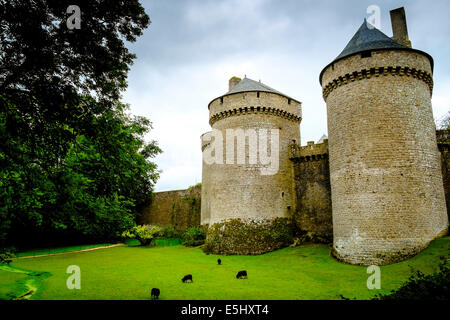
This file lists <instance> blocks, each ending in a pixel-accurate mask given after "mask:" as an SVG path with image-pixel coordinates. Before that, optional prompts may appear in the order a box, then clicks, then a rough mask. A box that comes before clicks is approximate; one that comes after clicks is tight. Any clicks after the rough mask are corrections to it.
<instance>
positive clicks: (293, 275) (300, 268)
mask: <svg viewBox="0 0 450 320" xmlns="http://www.w3.org/2000/svg"><path fill="white" fill-rule="evenodd" d="M449 248H450V237H446V238H442V239H437V240H435V241H433V243H432V244H431V245H430V247H429V248H427V249H426V250H425V251H423V252H422V253H420V254H419V255H418V256H416V257H414V258H412V259H410V260H407V261H404V262H401V263H397V264H393V265H389V266H384V267H381V288H382V289H381V290H368V289H367V287H366V281H367V278H368V276H369V275H368V274H366V267H361V266H351V265H347V264H343V263H340V262H338V261H336V260H335V259H333V258H332V257H330V256H329V248H328V247H326V246H323V245H306V246H301V247H296V248H285V249H282V250H278V251H276V252H272V253H268V254H264V255H260V256H222V257H221V259H222V263H223V265H221V266H218V265H217V263H216V260H217V258H218V256H216V255H205V254H204V253H203V252H202V251H201V250H200V249H199V248H186V247H183V246H170V247H150V248H146V247H138V246H133V247H127V246H122V247H114V248H110V249H99V250H95V251H89V252H81V253H71V254H66V255H58V256H48V257H37V258H33V259H23V260H15V261H14V262H12V263H11V266H12V267H15V268H20V269H26V270H33V271H46V272H50V273H51V274H52V275H51V276H50V277H47V278H43V279H42V280H41V281H39V290H38V291H37V293H36V294H34V295H33V296H32V299H149V296H150V289H151V288H152V287H158V288H160V289H161V296H160V298H161V299H339V295H340V294H342V295H343V296H345V297H350V298H358V299H367V298H370V297H372V296H373V295H374V294H376V293H387V292H389V291H390V290H392V289H394V288H397V287H399V286H400V284H401V283H402V282H404V281H405V280H406V279H407V278H408V276H409V275H410V267H409V266H412V267H414V268H415V269H419V270H421V271H423V272H425V273H430V272H433V271H434V270H436V267H437V265H438V263H439V256H448V254H449ZM72 264H74V265H78V266H79V267H80V268H81V290H68V289H67V288H66V280H67V277H68V276H69V275H68V274H66V269H67V267H68V266H69V265H72ZM244 269H245V270H247V271H248V275H249V277H248V279H247V280H237V279H236V278H235V275H236V273H237V272H238V271H239V270H244ZM188 273H191V274H192V275H193V278H194V282H193V283H192V284H191V283H186V284H183V283H182V282H181V278H182V277H183V276H184V275H185V274H188ZM11 274H12V273H11V272H7V271H3V270H0V284H4V287H5V288H6V286H7V285H8V286H9V288H10V287H11V283H12V282H14V279H13V278H11V279H10V280H11V281H10V282H8V281H6V280H5V278H7V279H9V278H10V277H11ZM8 283H9V284H8ZM19 283H20V281H19ZM3 293H4V294H5V290H3Z"/></svg>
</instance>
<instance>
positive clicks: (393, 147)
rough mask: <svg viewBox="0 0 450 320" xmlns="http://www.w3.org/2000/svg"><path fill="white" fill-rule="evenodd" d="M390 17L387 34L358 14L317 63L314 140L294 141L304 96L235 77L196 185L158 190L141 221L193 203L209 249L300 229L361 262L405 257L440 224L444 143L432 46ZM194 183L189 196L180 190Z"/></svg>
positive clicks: (262, 243) (251, 246)
mask: <svg viewBox="0 0 450 320" xmlns="http://www.w3.org/2000/svg"><path fill="white" fill-rule="evenodd" d="M391 22H392V29H393V37H392V38H390V37H388V36H386V35H385V34H383V33H382V32H381V31H379V30H378V29H376V28H374V27H373V26H372V25H370V24H369V23H367V22H366V21H364V23H363V24H362V25H361V27H360V28H359V29H358V31H357V32H356V34H355V35H354V36H353V38H352V39H351V40H350V42H349V43H348V44H347V46H346V47H345V48H344V50H343V51H342V52H341V53H340V54H339V55H338V56H337V58H336V59H334V60H333V61H331V62H330V63H329V64H328V65H327V66H325V68H324V69H323V70H322V72H321V73H320V76H319V81H320V84H321V86H322V90H323V91H322V92H323V98H324V100H325V102H326V105H327V119H328V139H326V137H323V138H322V139H321V140H320V141H318V143H316V144H315V143H314V142H308V144H307V145H306V146H300V145H299V143H300V128H299V125H300V122H301V121H302V112H301V108H302V105H301V102H299V101H298V100H296V99H294V98H291V97H289V96H286V95H285V94H283V93H280V92H279V91H277V90H275V89H272V88H270V87H269V86H267V85H265V84H263V83H261V82H257V81H254V80H251V79H249V78H247V77H244V78H243V79H240V78H237V77H233V78H231V79H230V81H229V91H228V92H227V93H225V94H224V95H221V96H219V97H217V98H215V99H213V100H212V101H211V102H210V103H209V105H208V109H209V115H210V117H209V123H210V125H211V127H212V131H211V132H208V133H205V134H204V135H202V151H203V155H204V161H203V175H202V185H201V191H200V189H199V188H200V187H197V189H196V190H195V188H193V189H190V190H184V191H171V192H162V193H159V195H158V193H157V194H156V197H155V200H154V201H153V204H152V207H151V208H149V209H148V212H145V213H144V221H145V222H147V223H165V224H174V223H175V220H176V216H177V215H180V212H183V210H184V211H186V212H188V211H189V212H191V213H190V214H192V210H193V209H192V208H194V207H195V210H196V211H195V212H194V213H196V214H197V215H196V216H195V215H194V216H193V217H191V216H189V219H188V220H189V222H187V221H186V219H187V218H186V214H184V218H183V219H184V220H183V221H184V223H185V224H187V225H195V224H201V225H202V226H204V227H205V228H206V229H207V241H206V244H205V246H208V250H209V251H210V252H215V253H222V254H259V253H264V252H267V251H271V250H275V249H277V248H281V247H283V246H286V245H288V244H290V242H292V234H293V232H295V233H296V235H297V236H300V237H302V239H303V240H305V241H311V242H325V243H332V253H333V255H334V256H335V257H336V258H338V259H339V260H341V261H344V262H347V263H351V264H362V265H370V264H376V265H384V264H389V263H393V262H397V261H400V260H404V259H406V258H409V257H411V256H413V255H415V254H417V253H418V252H420V251H421V250H423V249H424V248H425V247H427V246H428V244H429V243H430V241H432V240H433V239H435V238H436V237H439V236H442V235H445V234H446V233H447V231H448V214H447V211H448V209H447V207H446V194H447V196H448V192H449V183H448V165H449V157H448V150H449V148H448V146H449V145H448V143H447V144H446V143H441V144H440V145H439V149H438V143H437V138H436V128H435V124H434V120H433V113H432V108H431V96H432V90H433V77H432V73H433V58H432V57H431V56H430V55H429V54H427V53H425V52H423V51H419V50H417V49H413V48H412V47H411V42H410V41H409V39H408V33H407V26H406V19H405V12H404V9H403V8H399V9H396V10H393V11H391ZM441 134H443V133H441ZM447 138H448V137H447ZM235 141H236V143H235ZM447 141H448V139H447ZM205 155H206V156H208V159H209V161H207V159H205ZM270 155H276V158H270ZM211 159H212V161H211ZM258 160H259V161H258ZM263 160H264V161H263ZM269 160H271V161H272V162H270V161H269ZM274 161H276V166H275V167H274V166H273V165H274V163H273V162H274ZM271 166H272V167H273V168H275V170H273V172H270V173H266V174H264V172H263V170H264V169H268V168H270V167H271ZM443 177H444V178H443ZM443 182H444V183H443ZM444 185H445V187H444ZM444 189H445V192H446V193H445V192H444ZM200 192H201V195H200ZM189 195H191V196H192V199H194V200H195V201H194V202H191V204H192V203H193V204H194V206H192V205H189V204H183V201H181V202H180V201H179V200H176V199H179V198H183V199H189ZM200 199H201V202H200ZM449 200H450V199H448V197H447V205H448V203H449ZM200 203H201V204H200ZM183 205H184V206H185V209H182V208H183ZM169 216H170V217H169ZM174 217H175V218H174ZM175 224H176V223H175Z"/></svg>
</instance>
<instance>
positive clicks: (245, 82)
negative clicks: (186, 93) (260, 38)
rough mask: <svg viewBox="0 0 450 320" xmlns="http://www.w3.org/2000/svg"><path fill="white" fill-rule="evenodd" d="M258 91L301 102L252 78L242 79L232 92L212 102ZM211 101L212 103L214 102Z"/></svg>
mask: <svg viewBox="0 0 450 320" xmlns="http://www.w3.org/2000/svg"><path fill="white" fill-rule="evenodd" d="M257 91H261V92H270V93H276V94H279V95H281V96H283V97H286V98H288V99H291V100H294V101H296V102H298V103H300V101H298V100H297V99H294V98H291V97H289V96H288V95H285V94H284V93H281V92H280V91H278V90H275V89H273V88H271V87H269V86H268V85H266V84H264V83H262V82H261V81H255V80H252V79H250V78H247V76H245V77H244V79H242V80H241V81H240V82H239V83H238V84H236V85H235V86H234V87H233V88H232V89H231V90H229V91H228V92H227V93H225V94H223V95H221V96H219V97H217V98H215V99H213V100H212V101H214V100H216V99H218V98H221V97H225V96H228V95H231V94H235V93H241V92H257ZM212 101H211V102H212ZM211 102H210V103H209V104H208V108H209V105H210V104H211Z"/></svg>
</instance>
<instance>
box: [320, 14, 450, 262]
mask: <svg viewBox="0 0 450 320" xmlns="http://www.w3.org/2000/svg"><path fill="white" fill-rule="evenodd" d="M391 15H392V17H393V20H392V26H393V30H394V40H396V41H394V40H393V39H391V38H389V37H387V36H386V35H385V34H383V33H382V32H381V31H379V30H378V29H376V28H375V27H373V26H371V25H369V24H368V23H367V22H366V21H364V22H363V24H362V25H361V27H360V28H359V30H358V31H357V32H356V34H355V35H354V36H353V38H352V39H351V40H350V42H349V43H348V44H347V46H346V47H345V48H344V50H343V51H342V52H341V54H340V55H339V56H338V57H337V58H336V59H335V60H333V61H332V62H331V63H330V64H328V65H327V66H326V67H325V68H324V69H323V71H322V72H321V74H320V83H321V85H322V89H323V97H324V99H325V101H326V104H327V114H328V137H329V138H328V139H329V140H328V142H329V157H330V181H331V195H332V211H333V233H334V235H333V251H334V254H335V255H336V256H337V257H338V258H339V259H341V260H343V261H345V262H348V263H352V264H363V265H369V264H377V265H383V264H388V263H393V262H396V261H400V260H403V259H406V258H408V257H410V256H412V255H415V254H417V253H418V252H420V251H421V250H422V249H424V248H425V247H426V246H428V244H429V243H430V241H431V240H433V239H434V238H436V237H437V236H439V235H443V234H445V233H446V230H447V226H448V219H447V214H446V206H445V199H444V190H443V184H442V174H441V166H440V155H439V151H438V149H437V143H436V128H435V125H434V120H433V113H432V109H431V94H432V90H433V76H432V72H433V59H432V57H431V56H430V55H428V54H427V53H425V52H423V51H419V50H416V49H413V48H411V47H410V45H411V43H410V42H409V39H408V34H407V27H406V20H405V15H404V9H403V8H401V9H398V10H394V11H393V12H392V13H391Z"/></svg>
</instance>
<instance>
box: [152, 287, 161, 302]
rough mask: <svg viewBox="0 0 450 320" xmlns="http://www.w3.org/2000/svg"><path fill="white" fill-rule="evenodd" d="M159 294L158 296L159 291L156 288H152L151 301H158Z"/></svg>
mask: <svg viewBox="0 0 450 320" xmlns="http://www.w3.org/2000/svg"><path fill="white" fill-rule="evenodd" d="M159 294H160V291H159V289H158V288H153V289H152V299H153V300H154V299H158V298H159Z"/></svg>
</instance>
